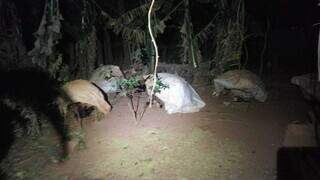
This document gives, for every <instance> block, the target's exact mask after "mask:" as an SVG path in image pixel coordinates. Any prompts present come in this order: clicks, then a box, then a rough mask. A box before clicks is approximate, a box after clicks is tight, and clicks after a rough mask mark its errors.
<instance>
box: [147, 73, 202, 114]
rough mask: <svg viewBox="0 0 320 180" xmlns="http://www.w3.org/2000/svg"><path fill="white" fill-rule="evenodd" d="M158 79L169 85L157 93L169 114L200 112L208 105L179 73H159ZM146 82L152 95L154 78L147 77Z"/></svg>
mask: <svg viewBox="0 0 320 180" xmlns="http://www.w3.org/2000/svg"><path fill="white" fill-rule="evenodd" d="M158 80H160V81H161V83H163V84H164V85H165V86H168V87H167V88H164V89H160V92H157V93H155V96H156V97H157V98H159V99H160V100H161V101H162V102H163V103H164V106H165V110H166V111H167V113H168V114H172V113H192V112H198V111H199V110H200V109H201V108H203V107H204V106H205V105H206V104H205V103H204V102H203V101H202V99H201V98H200V96H199V95H198V93H197V92H196V91H195V90H194V89H193V88H192V86H191V85H190V84H189V83H188V82H186V81H185V80H184V79H183V78H181V77H179V76H178V75H174V74H168V73H158ZM145 84H146V88H147V91H148V94H149V95H150V94H151V88H152V85H153V78H149V79H147V80H146V83H145Z"/></svg>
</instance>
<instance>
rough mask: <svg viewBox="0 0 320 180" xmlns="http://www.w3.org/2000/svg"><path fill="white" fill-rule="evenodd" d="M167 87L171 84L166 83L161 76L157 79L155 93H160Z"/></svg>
mask: <svg viewBox="0 0 320 180" xmlns="http://www.w3.org/2000/svg"><path fill="white" fill-rule="evenodd" d="M166 88H169V85H167V84H164V83H163V82H162V81H161V78H157V81H156V86H155V88H154V92H155V93H160V92H161V90H164V89H166Z"/></svg>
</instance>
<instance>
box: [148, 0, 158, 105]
mask: <svg viewBox="0 0 320 180" xmlns="http://www.w3.org/2000/svg"><path fill="white" fill-rule="evenodd" d="M154 2H155V0H152V2H151V5H150V8H149V11H148V29H149V33H150V36H151V40H152V44H153V46H154V49H155V52H156V59H155V65H154V73H153V86H152V90H151V94H150V97H149V98H150V100H149V101H150V104H149V106H150V107H151V106H152V100H153V94H154V89H155V86H156V82H157V67H158V61H159V54H158V46H157V43H156V40H155V38H154V36H153V34H152V28H151V12H152V7H153V5H154Z"/></svg>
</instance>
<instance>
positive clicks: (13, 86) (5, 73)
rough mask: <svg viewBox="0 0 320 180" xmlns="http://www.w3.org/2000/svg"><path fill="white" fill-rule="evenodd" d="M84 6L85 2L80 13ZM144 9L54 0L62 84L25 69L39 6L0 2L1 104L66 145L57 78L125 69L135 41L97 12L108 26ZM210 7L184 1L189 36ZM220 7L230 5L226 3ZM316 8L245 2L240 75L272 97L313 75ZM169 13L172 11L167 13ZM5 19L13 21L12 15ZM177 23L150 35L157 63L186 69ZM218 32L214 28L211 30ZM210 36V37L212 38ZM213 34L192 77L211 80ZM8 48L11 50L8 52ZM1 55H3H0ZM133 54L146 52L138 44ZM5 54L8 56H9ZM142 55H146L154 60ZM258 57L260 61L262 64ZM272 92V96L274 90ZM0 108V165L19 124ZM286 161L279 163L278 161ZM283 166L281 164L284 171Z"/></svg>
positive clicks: (33, 1)
mask: <svg viewBox="0 0 320 180" xmlns="http://www.w3.org/2000/svg"><path fill="white" fill-rule="evenodd" d="M84 2H87V5H85V3H84ZM146 2H147V0H127V1H126V0H96V1H91V0H60V1H59V8H60V11H61V15H62V17H63V20H62V21H61V23H62V25H61V38H59V39H58V41H59V42H58V43H57V44H56V45H55V46H54V53H53V56H54V58H56V57H58V55H57V54H58V53H59V54H60V55H61V56H62V59H63V60H62V64H64V65H66V67H67V70H66V71H67V72H68V76H64V75H63V73H62V71H61V72H60V71H57V72H55V73H56V74H54V76H48V72H47V69H49V68H44V69H43V68H39V67H38V66H34V65H31V63H30V62H31V58H30V56H29V55H27V52H29V51H31V50H32V49H33V48H34V43H35V40H36V37H35V36H34V34H35V32H36V31H37V30H38V28H39V24H40V22H41V19H42V15H43V13H44V12H43V10H44V6H45V3H46V1H45V0H0V23H1V24H0V28H1V29H0V38H1V39H0V83H1V85H0V100H1V99H2V100H4V99H6V98H9V99H12V100H13V101H16V102H22V103H25V104H27V105H28V106H30V107H32V108H34V109H36V111H38V112H42V113H44V114H45V115H46V116H48V117H49V121H50V123H51V124H52V125H53V126H54V128H55V130H57V131H58V133H60V136H61V137H60V140H61V141H65V140H66V139H67V137H65V136H64V135H62V134H63V133H64V132H63V130H61V129H60V126H62V124H61V123H60V122H57V120H52V119H61V117H60V116H59V115H57V114H55V113H56V112H58V110H57V108H56V107H55V106H54V105H53V103H52V102H53V101H54V99H55V98H56V97H57V96H58V94H59V86H60V85H61V84H62V83H63V82H62V81H64V80H61V78H62V79H63V78H64V77H68V78H66V79H68V80H72V79H78V78H83V79H86V78H88V72H90V71H91V70H93V69H95V68H97V67H98V66H99V65H100V64H115V65H118V66H120V67H121V68H122V69H129V68H130V67H131V65H132V64H133V62H134V60H132V59H133V58H132V51H131V50H132V49H130V47H134V48H136V47H137V46H135V45H132V44H134V43H132V42H134V41H126V39H125V38H124V37H122V36H121V33H119V34H117V33H115V32H114V30H113V29H112V27H111V28H110V25H109V26H108V25H106V24H107V23H106V22H107V20H106V19H105V18H104V17H103V16H102V15H101V11H102V10H103V11H104V12H106V13H107V14H108V15H110V16H111V17H112V18H114V19H117V18H118V17H120V16H121V15H122V14H124V13H125V12H127V11H130V10H132V9H134V8H137V7H140V6H141V5H142V4H144V3H146ZM168 2H169V1H168ZM170 2H172V4H173V5H177V4H178V3H179V2H180V1H175V0H172V1H170ZM217 2H218V1H210V0H190V1H189V3H190V5H189V11H190V17H191V23H192V25H193V32H194V34H197V33H199V32H200V31H201V30H203V29H204V28H205V27H206V25H207V24H208V23H209V22H210V21H211V20H213V19H214V18H215V15H216V13H217V11H218V10H219V9H218V8H217V5H216V4H218V3H217ZM225 2H228V3H230V2H232V1H230V0H226V1H225ZM10 3H13V5H14V6H15V8H16V9H15V10H12V9H9V8H7V7H12V6H11V5H8V4H10ZM318 3H320V2H319V1H318V0H307V1H303V0H244V8H245V22H244V26H245V37H246V38H245V40H244V41H243V44H242V47H241V53H240V54H241V61H240V65H241V67H243V68H246V69H248V70H250V71H252V72H254V73H256V74H258V75H259V76H260V77H261V78H262V80H263V81H265V82H266V87H267V89H268V88H269V89H271V85H270V84H271V83H270V82H273V81H277V80H279V81H280V79H281V80H282V79H285V80H286V81H288V82H289V81H290V77H292V76H295V75H301V74H304V73H316V72H317V63H318V59H317V58H318V57H317V51H318V48H319V47H318V38H319V27H320V26H319V24H320V14H319V12H320V11H319V8H320V6H318ZM173 5H172V7H174V6H173ZM84 7H86V8H88V9H89V10H88V11H87V14H86V15H87V16H86V17H87V18H88V20H87V24H86V27H85V28H82V27H81V25H82V24H81V21H82V19H81V17H82V13H83V9H84ZM12 12H14V13H16V14H14V13H13V14H14V15H12ZM157 15H158V16H159V17H161V18H162V17H164V16H165V14H164V12H161V11H160V12H159V13H158V14H157ZM12 17H14V18H12ZM230 17H234V15H230ZM146 18H147V17H146V16H145V19H146ZM183 18H184V11H182V10H177V12H175V13H174V14H172V15H171V18H170V19H169V20H168V21H166V23H165V24H166V28H165V30H164V32H163V33H159V34H158V35H157V43H158V46H159V51H160V52H159V53H160V61H161V62H164V63H174V64H184V63H186V62H187V64H189V65H190V64H191V63H190V62H189V61H188V60H185V61H183V60H181V59H179V58H178V53H177V52H180V51H179V48H181V47H179V45H177V44H179V43H181V35H180V29H179V28H180V26H181V25H182V20H183ZM140 21H141V22H140ZM140 21H138V20H135V21H134V22H135V23H137V24H138V25H140V26H139V27H142V28H144V27H146V26H145V25H146V24H145V22H144V21H142V20H141V19H140ZM139 23H140V24H139ZM125 26H126V25H125ZM128 26H129V25H128ZM217 26H218V25H217ZM217 26H213V27H214V28H218V27H217ZM6 28H7V29H6ZM93 28H95V33H96V34H95V35H96V46H94V48H96V54H95V56H96V57H95V61H94V62H89V61H86V60H83V59H81V58H84V59H85V58H88V57H89V55H90V52H87V54H85V55H84V54H82V51H83V50H84V49H90V47H89V45H88V44H85V45H84V47H83V46H82V45H83V44H81V42H82V41H83V40H84V39H86V38H87V37H88V35H89V34H90V32H92V29H93ZM16 30H17V31H19V32H20V31H21V34H20V35H21V40H22V41H19V42H18V40H17V39H19V38H18V36H17V34H19V33H17V31H16ZM213 32H214V33H216V31H213ZM214 33H211V34H210V36H208V38H207V39H206V41H205V42H203V43H201V44H200V45H199V50H200V52H201V55H202V58H201V60H199V64H200V69H196V70H194V71H197V70H198V71H202V70H201V64H205V65H203V66H208V67H209V66H210V68H211V69H210V70H208V71H210V72H215V71H214V68H216V66H214V65H213V64H214V63H213V60H212V59H213V56H214V52H215V51H214V50H215V47H216V44H215V42H216V39H217V38H216V36H215V35H214ZM6 42H8V43H6ZM13 42H15V43H17V44H19V45H16V44H14V43H13ZM79 42H80V43H79ZM8 44H9V45H8ZM7 45H8V46H7ZM9 46H10V48H7V47H9ZM2 47H3V49H1V48H2ZM139 47H143V48H146V49H147V48H148V47H147V45H145V44H144V45H141V46H139ZM81 48H82V49H81ZM8 49H10V51H11V52H8V51H7V50H8ZM79 49H80V50H79ZM141 49H142V48H141ZM146 51H148V50H146ZM10 53H11V54H10ZM55 53H57V54H55ZM130 53H131V54H130ZM148 53H149V55H150V54H152V53H153V52H147V54H148ZM263 53H264V54H263ZM7 54H9V55H8V56H7ZM262 54H263V57H261V56H262ZM9 56H10V57H9ZM261 59H263V62H261ZM150 61H151V60H150V57H149V59H148V58H146V60H145V61H144V63H145V64H150ZM48 62H49V61H48ZM86 63H87V64H86ZM206 63H207V64H206ZM84 64H86V65H88V64H91V65H90V67H88V68H87V67H83V65H84ZM208 64H209V65H208ZM88 66H89V65H88ZM90 68H91V69H90ZM21 69H22V70H21ZM212 74H214V73H211V74H210V76H213V75H212ZM214 75H216V74H214ZM57 77H59V78H60V79H59V78H57ZM210 78H211V79H212V78H213V77H209V78H208V80H207V82H209V81H210ZM281 83H282V82H281ZM281 83H280V84H281ZM272 88H274V89H277V87H272ZM48 94H50V96H49V95H48ZM0 102H1V103H0V113H1V114H0V116H1V117H0V119H1V125H0V126H1V128H0V131H1V133H0V134H1V138H0V141H1V142H0V148H1V149H0V160H2V159H4V158H5V157H6V155H7V153H8V151H9V147H10V146H11V145H12V143H13V142H14V140H15V135H14V132H13V131H14V123H13V120H14V121H15V122H24V121H25V119H23V118H22V117H20V116H21V115H19V108H18V110H12V108H10V107H8V106H7V105H6V104H5V103H3V102H2V101H0ZM317 103H318V102H317ZM20 110H21V109H20ZM50 119H51V120H50ZM22 124H23V123H22ZM281 153H282V152H281ZM313 153H314V154H316V155H314V156H313V157H315V158H318V160H319V161H318V162H317V163H318V165H317V168H319V167H320V165H319V162H320V159H319V156H318V155H319V154H317V153H315V152H313ZM284 156H285V155H284ZM286 160H287V159H286V158H284V161H286ZM286 165H287V164H285V163H284V166H286ZM318 170H319V169H318ZM306 171H308V170H306ZM319 173H320V171H319Z"/></svg>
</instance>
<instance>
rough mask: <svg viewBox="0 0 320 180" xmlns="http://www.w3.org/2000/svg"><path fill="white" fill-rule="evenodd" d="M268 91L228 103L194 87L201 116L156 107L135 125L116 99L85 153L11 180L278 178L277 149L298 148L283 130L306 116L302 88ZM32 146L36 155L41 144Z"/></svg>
mask: <svg viewBox="0 0 320 180" xmlns="http://www.w3.org/2000/svg"><path fill="white" fill-rule="evenodd" d="M267 88H268V91H269V99H268V100H267V102H265V103H258V102H234V103H229V102H230V98H229V97H213V96H211V93H210V92H211V88H210V87H198V88H197V91H198V92H199V94H200V96H201V97H202V99H203V100H204V101H205V102H206V106H205V108H203V109H202V110H201V111H200V112H198V113H191V114H173V115H169V114H167V113H166V112H165V110H164V109H159V108H157V107H155V106H154V107H152V108H151V109H147V110H146V112H145V114H144V116H143V119H142V120H141V121H140V122H139V124H138V125H136V124H135V122H134V118H133V115H132V112H131V111H130V108H129V107H128V100H127V99H126V98H120V99H118V100H117V101H115V102H113V104H112V105H113V109H112V111H111V113H110V114H108V115H107V116H106V117H105V119H103V120H102V121H97V122H94V123H92V124H90V125H88V126H86V128H85V132H86V136H85V142H86V148H84V149H82V150H75V151H74V152H73V153H72V154H71V155H70V157H69V158H68V160H66V161H65V162H63V163H56V161H55V160H52V159H51V161H50V160H47V161H45V160H43V159H40V158H38V161H37V162H36V161H34V160H31V161H32V162H33V163H31V162H30V160H29V164H33V165H32V167H33V166H34V167H33V168H31V169H30V168H29V170H28V169H27V170H19V171H16V174H15V177H16V178H17V179H19V178H20V179H24V178H26V179H28V178H29V179H43V178H44V177H45V178H46V179H70V180H78V179H79V180H93V179H95V180H98V179H99V180H112V179H115V180H126V179H128V180H131V179H132V180H134V179H165V180H170V179H175V180H191V179H194V180H198V179H199V180H200V179H201V180H202V179H208V180H209V179H210V180H212V179H215V180H220V179H222V180H225V179H230V180H248V179H255V180H260V179H261V180H272V179H276V174H277V152H278V150H279V148H280V147H283V146H284V145H285V144H291V145H293V144H294V143H295V142H294V140H293V141H292V140H290V137H289V136H295V135H296V136H299V134H295V132H296V131H295V130H288V124H289V123H292V122H301V121H304V120H306V119H307V118H308V117H307V114H306V111H307V109H306V106H305V104H304V102H303V98H302V97H301V95H300V92H299V90H298V89H296V88H295V87H294V86H292V85H290V84H289V81H288V80H287V79H283V81H278V82H274V83H269V85H268V87H267ZM146 101H147V99H146V97H142V98H141V100H140V104H141V106H142V105H143V104H144V103H145V102H146ZM141 108H142V107H141ZM288 131H290V133H289V135H288ZM291 131H292V132H291ZM286 132H287V133H286ZM287 139H289V140H287ZM302 141H303V142H305V141H304V140H302ZM310 141H311V140H310ZM40 142H41V140H40ZM29 146H30V144H29ZM33 147H35V148H38V149H39V147H40V149H41V147H42V146H40V145H39V144H37V145H35V146H33ZM12 149H15V148H12ZM17 149H21V147H20V148H18V147H17ZM43 149H44V150H43V151H41V152H42V154H45V155H46V156H48V154H50V151H49V150H50V149H49V150H48V148H43ZM12 151H13V150H12ZM25 154H26V153H25ZM49 159H50V158H49ZM26 161H28V158H27V160H26ZM23 162H24V161H22V163H23ZM38 162H39V163H38ZM40 162H42V164H40ZM34 164H38V165H37V166H35V165H34ZM31 172H32V173H33V175H30V173H31ZM35 172H38V173H35ZM40 172H41V173H40ZM27 177H28V178H27ZM31 177H32V178H31Z"/></svg>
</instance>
